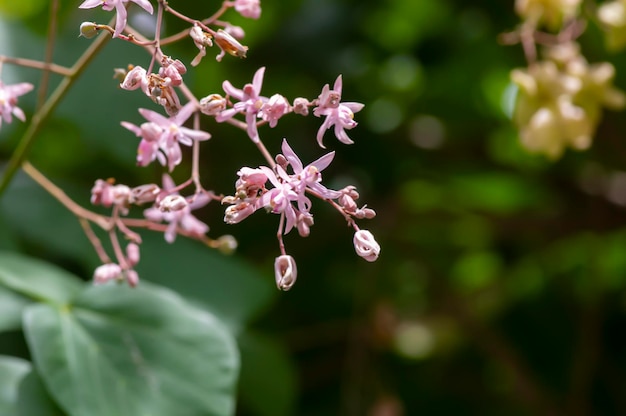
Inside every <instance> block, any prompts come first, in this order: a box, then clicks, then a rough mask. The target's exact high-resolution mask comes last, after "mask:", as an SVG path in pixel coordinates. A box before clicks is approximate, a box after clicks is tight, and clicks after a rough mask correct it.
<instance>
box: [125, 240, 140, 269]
mask: <svg viewBox="0 0 626 416" xmlns="http://www.w3.org/2000/svg"><path fill="white" fill-rule="evenodd" d="M126 260H127V261H128V265H129V266H130V267H135V266H136V265H137V263H139V246H138V245H137V244H135V243H129V244H128V245H127V246H126Z"/></svg>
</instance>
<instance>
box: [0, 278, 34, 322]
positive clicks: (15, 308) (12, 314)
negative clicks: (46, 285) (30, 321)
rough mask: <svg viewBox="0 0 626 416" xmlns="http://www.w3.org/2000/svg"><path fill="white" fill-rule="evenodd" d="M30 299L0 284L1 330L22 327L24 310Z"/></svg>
mask: <svg viewBox="0 0 626 416" xmlns="http://www.w3.org/2000/svg"><path fill="white" fill-rule="evenodd" d="M29 303H30V301H29V300H28V299H26V298H24V297H23V296H20V295H18V294H16V293H15V292H13V291H11V290H9V289H6V288H4V287H2V286H0V332H2V331H11V330H14V329H20V328H21V327H22V310H23V309H24V308H25V307H26V305H28V304H29Z"/></svg>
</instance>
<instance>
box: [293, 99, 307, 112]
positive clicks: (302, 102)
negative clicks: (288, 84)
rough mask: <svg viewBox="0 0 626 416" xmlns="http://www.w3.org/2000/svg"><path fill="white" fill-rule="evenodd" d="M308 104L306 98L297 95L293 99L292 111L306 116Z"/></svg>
mask: <svg viewBox="0 0 626 416" xmlns="http://www.w3.org/2000/svg"><path fill="white" fill-rule="evenodd" d="M310 104H311V103H310V102H309V100H307V99H306V98H302V97H298V98H296V99H294V100H293V112H294V113H296V114H300V115H301V116H308V115H309V105H310Z"/></svg>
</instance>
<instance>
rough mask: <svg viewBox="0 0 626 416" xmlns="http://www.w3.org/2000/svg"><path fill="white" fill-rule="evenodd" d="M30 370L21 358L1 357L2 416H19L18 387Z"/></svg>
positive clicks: (0, 393) (0, 401)
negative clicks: (17, 404)
mask: <svg viewBox="0 0 626 416" xmlns="http://www.w3.org/2000/svg"><path fill="white" fill-rule="evenodd" d="M30 368H31V366H30V363H29V362H28V361H25V360H22V359H21V358H16V357H8V356H0V415H3V416H13V415H17V407H16V403H17V397H18V387H19V384H20V382H21V381H22V379H23V378H24V376H25V375H26V374H27V373H28V372H29V371H30Z"/></svg>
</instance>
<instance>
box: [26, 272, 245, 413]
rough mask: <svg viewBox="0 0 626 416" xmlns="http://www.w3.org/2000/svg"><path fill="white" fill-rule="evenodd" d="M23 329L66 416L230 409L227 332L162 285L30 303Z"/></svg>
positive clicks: (232, 363)
mask: <svg viewBox="0 0 626 416" xmlns="http://www.w3.org/2000/svg"><path fill="white" fill-rule="evenodd" d="M24 331H25V333H26V338H27V342H28V345H29V347H30V350H31V352H32V354H33V357H34V361H35V365H36V367H37V369H38V371H39V373H40V374H41V376H42V378H43V380H44V382H45V384H46V386H47V387H48V389H49V391H50V393H51V394H52V396H53V397H54V398H55V400H56V401H57V402H58V403H59V404H60V405H61V407H62V408H63V409H64V410H65V411H66V412H68V413H69V414H70V415H71V416H83V415H84V416H111V415H133V416H143V415H145V416H158V415H215V416H222V415H231V414H233V412H234V387H235V382H236V376H237V371H238V367H239V362H238V354H237V348H236V345H235V342H234V340H233V338H232V337H231V335H230V333H229V332H228V331H227V330H226V329H225V328H224V327H223V325H222V324H221V323H220V322H219V321H218V320H217V319H216V318H215V317H214V316H213V315H211V314H209V313H207V312H204V311H202V310H200V309H197V308H195V307H193V306H191V305H189V304H188V303H186V302H185V300H183V299H182V298H180V297H179V296H178V295H176V294H175V293H174V292H171V291H169V290H167V289H165V288H159V287H156V286H153V285H150V284H148V283H146V282H144V283H142V284H141V286H140V287H139V288H136V289H132V288H129V287H127V286H125V285H107V286H100V287H89V288H88V289H87V290H85V291H84V292H83V293H82V294H80V296H78V297H77V298H76V300H75V301H74V302H73V304H72V305H70V306H68V307H62V306H54V305H49V304H40V305H33V306H30V307H28V308H27V310H26V311H25V318H24Z"/></svg>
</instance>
